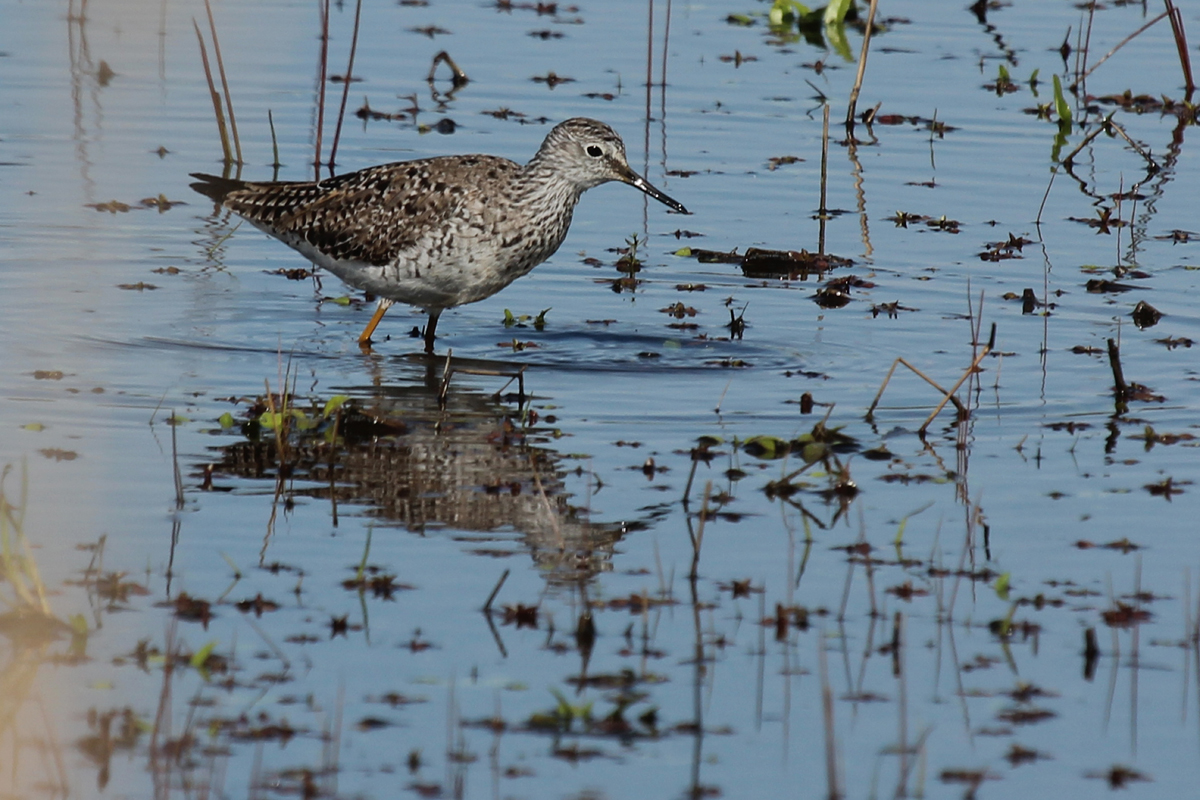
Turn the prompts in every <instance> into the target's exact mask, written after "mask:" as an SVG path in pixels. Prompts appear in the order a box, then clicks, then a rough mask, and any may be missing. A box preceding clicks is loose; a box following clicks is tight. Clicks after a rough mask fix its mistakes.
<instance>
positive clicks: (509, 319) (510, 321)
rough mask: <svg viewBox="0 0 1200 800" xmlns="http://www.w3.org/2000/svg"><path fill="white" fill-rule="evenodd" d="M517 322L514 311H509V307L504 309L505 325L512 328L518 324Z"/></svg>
mask: <svg viewBox="0 0 1200 800" xmlns="http://www.w3.org/2000/svg"><path fill="white" fill-rule="evenodd" d="M516 324H517V318H516V317H515V316H513V312H511V311H509V310H508V309H507V308H506V309H504V327H506V328H511V327H512V326H513V325H516Z"/></svg>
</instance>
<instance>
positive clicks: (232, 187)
mask: <svg viewBox="0 0 1200 800" xmlns="http://www.w3.org/2000/svg"><path fill="white" fill-rule="evenodd" d="M191 176H192V177H193V178H196V179H197V182H196V183H193V184H191V186H192V188H193V189H195V190H196V191H197V192H199V193H200V194H202V195H204V196H205V197H207V198H209V199H211V200H212V201H213V202H215V203H218V204H220V203H224V202H225V198H226V197H228V196H229V193H230V192H236V191H237V190H238V189H242V188H244V187H245V186H246V182H245V181H240V180H237V179H235V178H221V177H218V176H216V175H206V174H204V173H203V172H193V173H192V174H191Z"/></svg>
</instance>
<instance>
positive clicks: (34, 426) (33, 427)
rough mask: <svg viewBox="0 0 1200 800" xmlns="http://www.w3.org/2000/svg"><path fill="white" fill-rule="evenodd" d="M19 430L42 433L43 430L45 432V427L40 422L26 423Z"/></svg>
mask: <svg viewBox="0 0 1200 800" xmlns="http://www.w3.org/2000/svg"><path fill="white" fill-rule="evenodd" d="M21 430H25V431H34V432H37V431H44V430H46V426H45V425H43V424H42V423H40V422H26V423H25V424H24V425H22V426H21Z"/></svg>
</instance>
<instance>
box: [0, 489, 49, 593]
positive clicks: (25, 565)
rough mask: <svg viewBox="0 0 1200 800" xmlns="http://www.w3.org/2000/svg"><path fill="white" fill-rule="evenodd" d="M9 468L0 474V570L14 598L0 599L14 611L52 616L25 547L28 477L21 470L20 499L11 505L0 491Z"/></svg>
mask: <svg viewBox="0 0 1200 800" xmlns="http://www.w3.org/2000/svg"><path fill="white" fill-rule="evenodd" d="M11 471H12V465H8V466H6V467H5V468H4V472H3V473H0V570H2V571H3V574H4V579H5V581H7V582H8V585H9V586H10V587H11V588H12V592H13V594H14V595H16V597H15V598H13V599H12V600H9V599H7V598H0V599H2V600H3V601H4V602H5V604H6V605H8V606H9V608H10V609H11V610H12V611H14V612H16V613H19V614H28V613H30V612H33V613H38V614H41V615H43V616H47V617H49V616H52V615H51V613H50V604H49V603H47V602H46V586H45V584H44V583H43V582H42V576H41V574H40V573H39V572H38V568H37V562H36V561H34V559H33V553H31V552H30V550H29V541H28V540H27V539H26V538H25V531H24V525H25V499H26V496H27V492H28V476H27V475H26V473H25V471H24V469H22V471H21V494H20V500H19V501H18V505H13V504H12V503H11V502H9V500H8V496H7V494H6V493H5V491H4V480H5V479H6V478H7V477H8V473H9V472H11Z"/></svg>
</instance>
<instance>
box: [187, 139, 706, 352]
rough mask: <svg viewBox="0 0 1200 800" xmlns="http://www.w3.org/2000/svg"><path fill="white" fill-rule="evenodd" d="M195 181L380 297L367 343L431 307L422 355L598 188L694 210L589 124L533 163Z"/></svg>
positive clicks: (543, 254) (530, 264) (441, 163)
mask: <svg viewBox="0 0 1200 800" xmlns="http://www.w3.org/2000/svg"><path fill="white" fill-rule="evenodd" d="M192 177H193V178H197V179H199V182H198V183H193V184H192V188H193V189H195V190H196V191H198V192H200V193H201V194H203V195H206V196H208V197H210V198H212V199H213V200H214V201H216V202H217V203H219V204H221V205H223V206H225V207H226V208H228V209H230V210H232V211H234V212H236V213H237V214H238V215H240V216H242V217H244V218H245V219H247V220H249V221H250V222H251V223H253V224H254V225H255V226H257V227H258V228H260V229H262V230H263V231H265V232H267V233H269V234H270V235H272V236H274V237H275V238H277V239H279V240H280V241H282V242H283V243H284V244H286V245H288V246H289V247H292V248H294V249H296V250H298V251H299V252H300V253H302V254H303V255H304V256H305V257H306V258H308V259H309V260H310V261H312V262H313V263H314V264H316V265H318V266H320V267H324V268H325V269H327V270H329V271H330V272H332V273H333V274H334V275H337V276H338V277H339V278H341V279H342V280H343V281H345V282H346V283H348V284H350V285H351V286H353V287H355V288H357V289H361V290H363V291H366V292H370V293H371V294H373V295H375V296H376V297H378V298H379V305H378V307H377V308H376V310H375V314H374V316H372V317H371V321H370V322H369V323H367V327H366V329H365V330H363V332H362V335H361V336H359V343H360V344H363V345H366V344H369V343H370V341H371V334H372V333H374V331H375V327H376V326H377V325H378V324H379V321H380V320H381V319H382V318H383V315H384V313H385V312H386V311H387V309H388V308H389V307H391V306H392V304H393V303H397V302H400V303H408V304H409V305H414V306H418V307H420V308H422V309H424V310H425V312H426V313H428V314H429V322H428V324H426V326H425V332H424V337H425V352H426V353H432V352H433V339H434V329H435V328H436V327H437V321H438V316H439V315H440V314H441V313H442V311H444V310H446V309H447V308H453V307H454V306H460V305H463V304H464V303H473V302H475V301H477V300H482V299H484V298H485V297H490V296H492V295H493V294H495V293H496V292H498V291H500V290H501V289H503V288H504V287H505V286H507V285H508V284H510V283H512V282H513V281H514V280H516V279H517V278H519V277H521V276H522V275H525V274H526V273H528V272H529V271H530V270H532V269H533V268H534V267H536V266H537V265H538V264H540V263H542V262H543V261H545V260H546V259H547V258H549V257H550V256H551V255H553V254H554V251H556V250H557V249H558V246H559V245H560V244H562V241H563V239H564V238H566V235H567V229H568V228H569V227H570V225H571V215H572V213H573V212H574V210H575V204H576V203H577V202H579V198H580V196H581V195H582V194H583V193H584V192H585V191H587V190H588V189H591V188H592V187H593V186H599V185H600V184H602V183H607V182H608V181H621V182H622V183H627V184H629V185H630V186H634V187H636V188H638V189H640V190H642V191H643V192H645V193H646V194H647V195H649V196H650V197H653V198H654V199H655V200H658V201H659V202H661V203H664V204H665V205H667V206H669V207H670V208H672V209H674V210H675V211H678V212H680V213H684V214H686V213H688V212H687V209H685V208H684V207H683V205H682V204H680V203H679V202H677V201H675V200H673V199H671V198H670V197H667V196H666V195H665V194H663V193H662V192H660V191H659V190H658V189H656V188H654V187H653V186H651V185H650V184H649V183H648V182H647V181H646V179H645V178H643V177H642V176H641V175H638V174H637V173H636V172H634V171H633V170H632V169H631V168H630V167H629V164H628V163H627V162H626V160H625V144H624V143H623V142H622V141H621V137H620V136H618V135H617V133H616V131H614V130H613V129H612V128H610V127H609V126H607V125H605V124H604V123H603V122H597V121H596V120H594V119H584V118H582V117H577V118H575V119H569V120H567V121H566V122H563V123H560V124H559V125H557V126H555V127H554V129H553V130H551V131H550V133H549V134H548V135H547V136H546V139H545V141H543V142H542V146H541V148H540V149H539V150H538V151H537V153H536V154H535V155H534V157H533V158H532V159H530V160H529V163H528V164H526V165H525V166H521V165H520V164H516V163H514V162H512V161H509V160H508V159H506V158H497V157H496V156H485V155H467V156H441V157H439V158H425V159H420V160H418V161H401V162H397V163H394V164H383V165H380V166H377V167H369V168H367V169H364V170H360V171H358V172H351V173H347V174H345V175H339V176H338V177H336V178H330V179H328V180H323V181H317V182H272V183H256V182H251V181H241V180H233V179H229V178H219V177H217V176H215V175H204V174H201V173H195V174H193V175H192Z"/></svg>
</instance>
